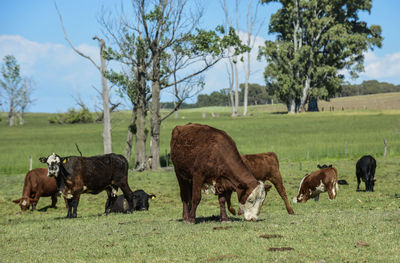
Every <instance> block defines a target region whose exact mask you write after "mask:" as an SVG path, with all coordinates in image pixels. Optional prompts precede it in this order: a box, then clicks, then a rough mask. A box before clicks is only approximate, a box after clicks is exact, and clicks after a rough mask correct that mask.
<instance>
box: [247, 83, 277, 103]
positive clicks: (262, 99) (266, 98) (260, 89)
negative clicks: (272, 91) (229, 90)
mask: <svg viewBox="0 0 400 263" xmlns="http://www.w3.org/2000/svg"><path fill="white" fill-rule="evenodd" d="M247 85H248V99H247V100H248V104H249V105H260V104H266V103H270V102H271V100H272V96H270V95H268V92H267V89H266V88H265V86H262V85H259V84H252V83H249V84H247ZM245 87H246V83H242V84H240V91H241V92H240V98H241V99H242V98H244V96H245V95H244V94H245V90H246V88H245ZM243 102H244V100H243Z"/></svg>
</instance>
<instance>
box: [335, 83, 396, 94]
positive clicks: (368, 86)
mask: <svg viewBox="0 0 400 263" xmlns="http://www.w3.org/2000/svg"><path fill="white" fill-rule="evenodd" d="M387 92H400V85H397V86H396V85H394V84H392V83H387V82H379V81H377V80H367V81H363V82H362V83H361V84H355V85H350V84H347V85H343V86H342V87H341V89H340V90H339V92H338V93H337V96H338V97H347V96H359V95H367V94H377V93H387Z"/></svg>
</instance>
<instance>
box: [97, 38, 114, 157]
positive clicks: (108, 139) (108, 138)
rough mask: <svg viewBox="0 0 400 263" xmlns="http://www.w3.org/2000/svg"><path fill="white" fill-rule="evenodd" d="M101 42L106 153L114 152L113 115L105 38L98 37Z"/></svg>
mask: <svg viewBox="0 0 400 263" xmlns="http://www.w3.org/2000/svg"><path fill="white" fill-rule="evenodd" d="M96 39H97V40H98V41H99V44H100V63H101V64H100V72H101V86H102V94H101V95H102V98H103V112H104V131H103V142H104V154H107V153H111V152H112V142H111V117H110V106H109V94H108V93H109V90H108V83H107V79H106V77H105V76H104V74H105V72H106V62H105V59H104V58H103V52H104V49H105V43H104V40H103V39H101V38H98V37H96Z"/></svg>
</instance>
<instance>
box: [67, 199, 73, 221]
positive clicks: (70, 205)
mask: <svg viewBox="0 0 400 263" xmlns="http://www.w3.org/2000/svg"><path fill="white" fill-rule="evenodd" d="M67 206H68V212H67V218H72V207H73V200H72V198H70V199H67Z"/></svg>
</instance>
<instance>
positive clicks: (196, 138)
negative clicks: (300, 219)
mask: <svg viewBox="0 0 400 263" xmlns="http://www.w3.org/2000/svg"><path fill="white" fill-rule="evenodd" d="M171 160H172V163H173V164H174V169H175V174H176V177H177V179H178V183H179V187H180V194H181V200H182V203H183V213H182V217H183V222H187V223H193V224H194V223H195V218H196V209H197V206H198V204H199V203H200V200H201V188H202V186H203V185H204V184H210V185H214V188H215V191H216V194H218V200H219V203H220V206H223V207H224V209H223V211H222V209H221V215H220V220H221V221H228V217H227V215H226V211H225V188H226V189H229V191H231V189H234V190H235V191H236V192H237V195H238V200H239V203H240V207H241V208H242V210H243V212H244V218H245V219H246V220H251V221H255V220H257V217H258V215H259V213H260V209H261V206H262V204H263V202H264V199H265V189H264V183H263V182H262V181H261V182H259V181H257V180H256V179H255V178H254V176H253V175H252V174H251V172H250V171H249V169H248V168H247V167H246V165H245V164H244V163H243V160H242V159H241V158H240V154H239V152H238V150H237V148H236V144H235V142H234V141H233V140H232V138H231V137H229V135H228V134H226V133H225V132H224V131H221V130H218V129H215V128H213V127H210V126H207V125H201V124H191V123H189V124H187V125H184V126H176V127H175V128H174V129H173V131H172V137H171Z"/></svg>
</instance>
